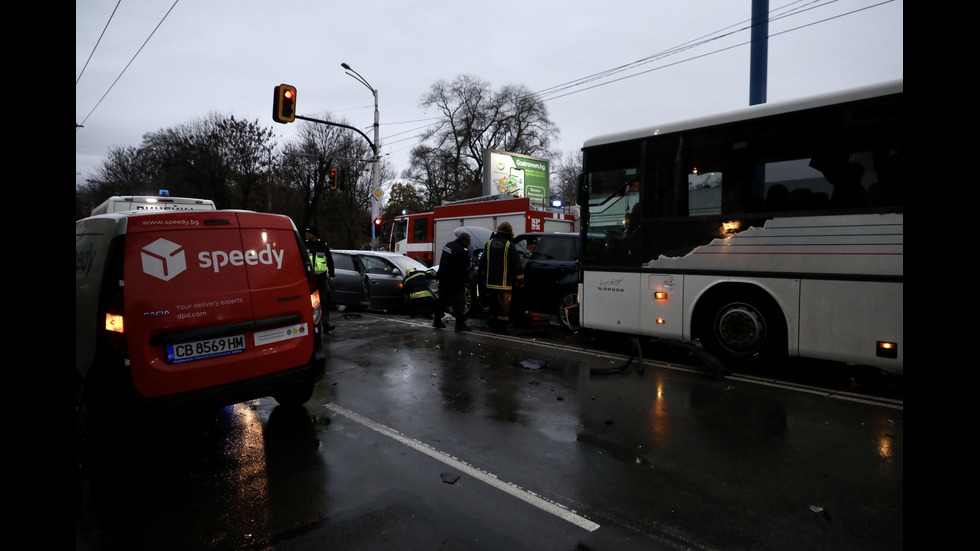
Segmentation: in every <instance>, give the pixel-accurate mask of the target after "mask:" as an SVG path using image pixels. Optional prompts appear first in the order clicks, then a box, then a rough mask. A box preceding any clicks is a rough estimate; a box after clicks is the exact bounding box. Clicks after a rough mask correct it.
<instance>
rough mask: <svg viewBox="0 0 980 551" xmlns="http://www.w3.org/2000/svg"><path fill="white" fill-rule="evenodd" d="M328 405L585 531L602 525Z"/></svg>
mask: <svg viewBox="0 0 980 551" xmlns="http://www.w3.org/2000/svg"><path fill="white" fill-rule="evenodd" d="M327 408H328V409H330V410H332V411H333V412H334V413H337V414H339V415H343V416H344V417H347V418H348V419H350V420H352V421H355V422H357V423H360V424H362V425H364V426H365V427H367V428H369V429H371V430H374V431H376V432H379V433H381V434H383V435H385V436H387V437H389V438H392V439H394V440H397V441H398V442H401V443H402V444H405V445H406V446H408V447H410V448H412V449H415V450H417V451H420V452H422V453H424V454H425V455H428V456H429V457H431V458H433V459H435V460H436V461H440V462H442V463H444V464H446V465H449V466H450V467H453V468H454V469H458V470H460V471H462V472H464V473H466V474H468V475H470V476H472V477H473V478H475V479H477V480H480V481H482V482H484V483H486V484H489V485H490V486H493V487H494V488H497V489H498V490H501V491H503V492H506V493H508V494H510V495H512V496H514V497H516V498H517V499H520V500H521V501H524V502H526V503H529V504H531V505H533V506H535V507H537V508H538V509H541V510H542V511H545V512H548V513H551V514H552V515H555V516H556V517H559V518H561V519H563V520H566V521H568V522H571V523H572V524H574V525H576V526H578V527H580V528H583V529H585V530H588V531H589V532H592V531H594V530H596V529H597V528H599V525H598V524H596V523H594V522H592V521H591V520H589V519H587V518H585V517H582V516H580V515H578V514H576V513H575V512H574V511H572V510H570V509H568V508H566V507H563V506H561V505H559V504H557V503H554V502H553V501H549V500H547V499H545V498H543V497H541V496H538V495H536V494H534V493H533V492H529V491H527V490H524V489H522V488H521V487H520V486H517V485H516V484H512V483H510V482H504V481H502V480H500V479H499V478H497V476H496V475H493V474H491V473H488V472H486V471H482V470H480V469H477V468H476V467H473V466H472V465H470V464H468V463H466V462H464V461H461V460H459V459H456V458H455V457H453V456H451V455H449V454H447V453H446V452H442V451H439V450H437V449H435V448H433V447H432V446H429V445H428V444H426V443H424V442H420V441H418V440H416V439H414V438H409V437H407V436H405V435H403V434H401V433H400V432H398V431H396V430H394V429H392V428H390V427H386V426H385V425H382V424H380V423H377V422H375V421H372V420H371V419H368V418H367V417H364V416H363V415H359V414H357V413H354V412H353V411H351V410H349V409H346V408H343V407H341V406H338V405H337V404H332V403H331V404H327Z"/></svg>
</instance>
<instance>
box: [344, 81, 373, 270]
mask: <svg viewBox="0 0 980 551" xmlns="http://www.w3.org/2000/svg"><path fill="white" fill-rule="evenodd" d="M340 66H341V67H343V68H344V70H346V71H347V74H348V75H349V76H350V77H351V78H353V79H354V80H356V81H357V82H360V83H361V84H363V85H364V86H365V87H366V88H367V89H368V90H370V91H371V94H373V95H374V145H373V148H374V167H373V168H372V170H371V250H372V251H376V250H378V238H377V235H376V233H377V231H376V230H377V228H375V224H374V221H375V220H376V219H377V218H378V197H376V196H375V191H376V190H378V189H380V188H379V186H380V185H381V151H379V147H380V145H381V137H380V136H379V135H378V132H379V130H380V124H379V122H378V121H379V115H378V89H377V88H375V87H374V86H371V84H370V83H369V82H368V81H367V79H366V78H364V77H362V76H361V74H360V73H358V72H357V71H355V70H354V69H351V66H350V65H348V64H346V63H341V64H340ZM368 141H370V140H368Z"/></svg>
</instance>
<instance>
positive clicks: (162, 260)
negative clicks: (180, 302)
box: [140, 239, 187, 281]
mask: <svg viewBox="0 0 980 551" xmlns="http://www.w3.org/2000/svg"><path fill="white" fill-rule="evenodd" d="M140 258H141V259H142V261H143V272H144V273H146V274H147V275H151V276H153V277H156V278H159V279H162V280H164V281H170V280H171V279H173V278H175V277H177V275H178V274H180V273H181V272H183V271H184V270H186V269H187V259H186V258H185V257H184V248H183V247H181V246H180V245H178V244H176V243H174V242H172V241H167V240H166V239H157V240H156V241H154V242H153V243H150V244H149V245H147V246H145V247H143V250H142V251H140Z"/></svg>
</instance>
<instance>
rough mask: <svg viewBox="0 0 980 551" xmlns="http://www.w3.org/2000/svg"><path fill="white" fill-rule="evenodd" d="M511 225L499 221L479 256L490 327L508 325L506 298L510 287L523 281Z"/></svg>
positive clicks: (497, 329) (511, 289)
mask: <svg viewBox="0 0 980 551" xmlns="http://www.w3.org/2000/svg"><path fill="white" fill-rule="evenodd" d="M513 240H514V228H513V227H512V226H511V225H510V222H502V223H501V224H500V226H498V227H497V231H496V232H495V233H494V234H493V236H492V237H490V240H489V241H487V245H486V247H485V249H484V251H483V256H482V257H480V267H479V274H480V284H481V285H482V286H483V288H485V289H486V292H487V300H488V301H489V305H488V306H489V307H488V309H487V310H488V312H487V313H488V314H489V316H490V319H489V320H488V325H489V326H490V329H492V330H494V331H498V332H502V331H505V330H506V329H507V325H509V324H510V301H511V293H512V292H513V290H514V287H515V286H516V287H519V286H521V285H523V283H524V269H523V266H522V265H521V258H520V255H519V254H518V252H517V247H515V246H514V242H513Z"/></svg>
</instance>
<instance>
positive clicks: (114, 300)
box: [105, 292, 126, 354]
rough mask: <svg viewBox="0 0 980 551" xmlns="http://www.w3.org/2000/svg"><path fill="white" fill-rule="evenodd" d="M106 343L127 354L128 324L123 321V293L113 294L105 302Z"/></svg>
mask: <svg viewBox="0 0 980 551" xmlns="http://www.w3.org/2000/svg"><path fill="white" fill-rule="evenodd" d="M105 341H106V344H107V345H109V347H110V348H113V349H116V350H119V351H121V352H122V353H123V354H125V353H126V324H125V322H124V320H123V298H122V293H121V292H113V293H111V294H110V295H109V296H108V297H107V298H106V301H105Z"/></svg>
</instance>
